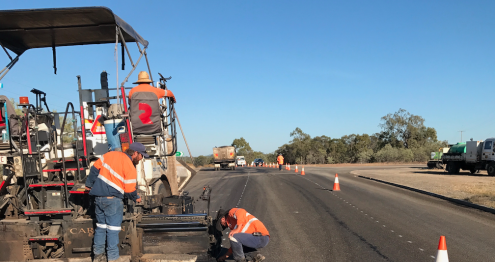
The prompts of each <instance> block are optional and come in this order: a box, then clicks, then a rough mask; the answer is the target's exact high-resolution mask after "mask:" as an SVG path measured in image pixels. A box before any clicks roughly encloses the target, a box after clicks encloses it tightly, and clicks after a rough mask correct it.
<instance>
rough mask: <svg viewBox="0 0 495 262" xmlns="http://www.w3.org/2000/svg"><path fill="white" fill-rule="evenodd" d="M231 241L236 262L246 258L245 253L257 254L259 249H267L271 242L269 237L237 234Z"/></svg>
mask: <svg viewBox="0 0 495 262" xmlns="http://www.w3.org/2000/svg"><path fill="white" fill-rule="evenodd" d="M229 239H230V247H231V248H232V253H233V254H234V259H235V260H241V259H243V258H245V256H244V253H248V252H255V251H256V250H257V249H259V248H263V247H266V245H268V241H270V237H269V236H253V235H252V234H247V233H237V234H234V236H233V237H231V238H229Z"/></svg>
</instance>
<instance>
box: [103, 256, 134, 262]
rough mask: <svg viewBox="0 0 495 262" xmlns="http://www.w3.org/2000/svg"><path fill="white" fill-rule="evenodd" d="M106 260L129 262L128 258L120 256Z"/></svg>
mask: <svg viewBox="0 0 495 262" xmlns="http://www.w3.org/2000/svg"><path fill="white" fill-rule="evenodd" d="M108 262H129V259H127V258H124V257H122V256H120V257H119V258H117V259H115V260H108Z"/></svg>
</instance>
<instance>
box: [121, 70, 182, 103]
mask: <svg viewBox="0 0 495 262" xmlns="http://www.w3.org/2000/svg"><path fill="white" fill-rule="evenodd" d="M150 83H153V81H151V80H150V77H149V75H148V73H146V72H145V71H141V72H139V74H138V81H136V82H134V83H133V84H138V86H136V87H134V88H132V89H131V91H130V92H129V100H131V99H132V94H134V93H136V92H151V93H154V94H155V95H156V97H157V99H160V98H162V97H169V98H170V99H171V100H172V101H174V102H175V101H176V100H175V96H174V94H173V93H172V91H170V90H165V89H161V88H156V87H154V86H151V85H150Z"/></svg>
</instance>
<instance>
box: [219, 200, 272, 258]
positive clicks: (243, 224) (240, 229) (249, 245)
mask: <svg viewBox="0 0 495 262" xmlns="http://www.w3.org/2000/svg"><path fill="white" fill-rule="evenodd" d="M227 227H228V228H229V229H230V233H229V240H230V249H229V250H228V251H227V254H225V255H223V256H222V257H220V258H218V261H225V260H226V259H227V258H228V257H229V256H231V255H232V254H233V255H234V260H235V261H236V262H245V261H246V256H248V257H250V258H251V259H250V261H255V262H257V261H263V260H264V259H265V257H264V256H263V255H261V254H260V253H258V252H257V249H260V248H263V247H265V246H266V245H268V242H269V241H270V233H268V230H267V229H266V227H265V225H263V223H261V221H259V220H258V219H257V218H256V217H254V216H253V215H251V214H249V213H248V212H247V211H246V210H245V209H242V208H232V209H229V210H223V209H220V210H219V211H218V215H217V224H216V228H217V230H219V231H223V230H225V229H226V228H227ZM245 251H248V253H247V254H244V252H245Z"/></svg>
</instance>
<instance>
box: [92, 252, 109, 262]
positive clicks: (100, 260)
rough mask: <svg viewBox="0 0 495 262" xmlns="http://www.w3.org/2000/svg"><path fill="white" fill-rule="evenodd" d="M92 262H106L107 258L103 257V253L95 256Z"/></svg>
mask: <svg viewBox="0 0 495 262" xmlns="http://www.w3.org/2000/svg"><path fill="white" fill-rule="evenodd" d="M93 262H107V256H106V255H105V253H103V254H99V255H95V258H94V259H93Z"/></svg>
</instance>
